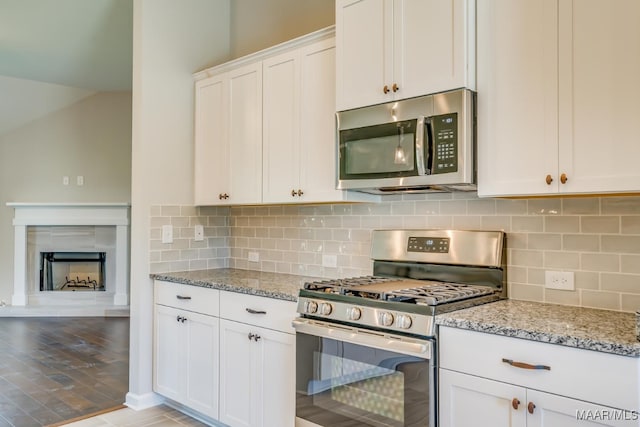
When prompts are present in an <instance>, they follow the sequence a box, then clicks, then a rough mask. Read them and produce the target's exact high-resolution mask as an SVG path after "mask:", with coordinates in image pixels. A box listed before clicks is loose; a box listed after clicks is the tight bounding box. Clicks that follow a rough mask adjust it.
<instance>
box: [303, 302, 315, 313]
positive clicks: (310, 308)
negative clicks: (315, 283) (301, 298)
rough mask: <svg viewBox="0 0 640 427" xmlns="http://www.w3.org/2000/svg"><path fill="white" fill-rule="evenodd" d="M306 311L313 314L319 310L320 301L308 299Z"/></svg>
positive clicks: (305, 305)
mask: <svg viewBox="0 0 640 427" xmlns="http://www.w3.org/2000/svg"><path fill="white" fill-rule="evenodd" d="M304 311H305V313H310V314H313V313H315V312H317V311H318V303H317V302H315V301H307V302H305V303H304Z"/></svg>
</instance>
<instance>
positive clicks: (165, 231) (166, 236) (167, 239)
mask: <svg viewBox="0 0 640 427" xmlns="http://www.w3.org/2000/svg"><path fill="white" fill-rule="evenodd" d="M162 243H173V226H172V225H163V226H162Z"/></svg>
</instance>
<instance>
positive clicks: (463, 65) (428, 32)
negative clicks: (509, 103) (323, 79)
mask: <svg viewBox="0 0 640 427" xmlns="http://www.w3.org/2000/svg"><path fill="white" fill-rule="evenodd" d="M336 48H337V57H336V70H337V74H336V89H337V92H336V93H337V99H336V106H337V110H338V111H342V110H348V109H352V108H357V107H362V106H366V105H374V104H379V103H383V102H388V101H392V100H395V99H404V98H411V97H414V96H419V95H426V94H430V93H435V92H441V91H444V90H450V89H455V88H459V87H468V88H470V89H475V1H474V0H337V1H336Z"/></svg>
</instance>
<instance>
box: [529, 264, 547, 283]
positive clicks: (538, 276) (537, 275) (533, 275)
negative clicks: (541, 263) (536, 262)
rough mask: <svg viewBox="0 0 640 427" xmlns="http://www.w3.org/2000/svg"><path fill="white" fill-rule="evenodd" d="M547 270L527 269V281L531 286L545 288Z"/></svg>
mask: <svg viewBox="0 0 640 427" xmlns="http://www.w3.org/2000/svg"><path fill="white" fill-rule="evenodd" d="M544 272H545V270H544V269H542V268H527V281H526V283H528V284H530V285H540V286H544V283H545V274H544Z"/></svg>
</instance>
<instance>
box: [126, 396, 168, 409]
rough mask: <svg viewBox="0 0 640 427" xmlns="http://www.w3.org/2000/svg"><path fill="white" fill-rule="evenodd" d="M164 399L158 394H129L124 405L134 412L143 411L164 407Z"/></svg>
mask: <svg viewBox="0 0 640 427" xmlns="http://www.w3.org/2000/svg"><path fill="white" fill-rule="evenodd" d="M163 403H164V398H163V397H162V396H160V395H159V394H156V393H153V392H151V393H145V394H135V393H131V392H129V393H127V396H126V398H125V402H124V404H125V405H126V406H128V407H129V408H131V409H133V410H134V411H142V410H143V409H147V408H152V407H154V406H158V405H162V404H163Z"/></svg>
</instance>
